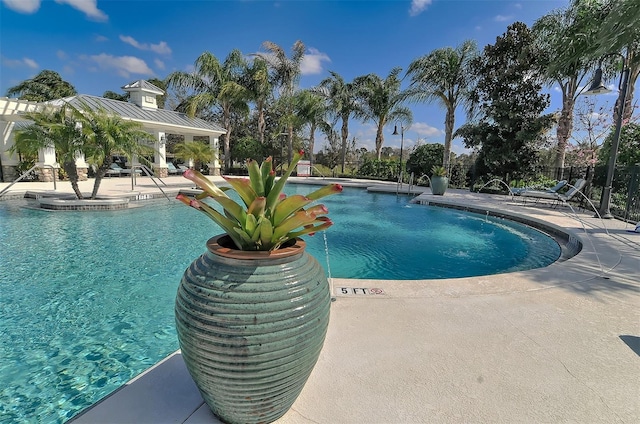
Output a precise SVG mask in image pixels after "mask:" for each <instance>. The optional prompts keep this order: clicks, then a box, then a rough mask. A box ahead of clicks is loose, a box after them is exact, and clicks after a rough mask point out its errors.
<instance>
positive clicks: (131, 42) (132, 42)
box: [120, 35, 146, 50]
mask: <svg viewBox="0 0 640 424" xmlns="http://www.w3.org/2000/svg"><path fill="white" fill-rule="evenodd" d="M120 41H122V42H123V43H125V44H129V45H131V46H133V47H135V48H136V49H140V50H146V49H145V48H144V47H142V45H141V44H140V43H138V42H137V41H136V40H135V38H133V37H130V36H128V35H121V36H120Z"/></svg>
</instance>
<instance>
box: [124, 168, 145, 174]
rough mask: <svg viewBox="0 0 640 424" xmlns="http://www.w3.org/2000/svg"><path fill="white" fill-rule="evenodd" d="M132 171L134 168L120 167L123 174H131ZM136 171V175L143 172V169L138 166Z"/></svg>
mask: <svg viewBox="0 0 640 424" xmlns="http://www.w3.org/2000/svg"><path fill="white" fill-rule="evenodd" d="M132 171H133V170H132V169H131V168H120V174H121V175H131V172H132ZM135 172H136V175H141V174H142V170H141V169H140V168H136V170H135Z"/></svg>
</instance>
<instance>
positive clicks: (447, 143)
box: [442, 108, 456, 173]
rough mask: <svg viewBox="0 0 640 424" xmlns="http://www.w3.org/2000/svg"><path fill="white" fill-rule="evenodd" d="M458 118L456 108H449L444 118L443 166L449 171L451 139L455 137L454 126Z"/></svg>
mask: <svg viewBox="0 0 640 424" xmlns="http://www.w3.org/2000/svg"><path fill="white" fill-rule="evenodd" d="M455 120H456V110H455V108H447V115H446V117H445V119H444V153H443V155H442V166H443V167H444V169H446V170H447V173H448V172H449V162H450V158H451V140H452V139H453V126H454V125H455Z"/></svg>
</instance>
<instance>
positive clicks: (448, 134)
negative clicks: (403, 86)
mask: <svg viewBox="0 0 640 424" xmlns="http://www.w3.org/2000/svg"><path fill="white" fill-rule="evenodd" d="M477 56H478V48H477V46H476V43H475V41H472V40H467V41H465V42H464V43H462V44H461V45H460V46H458V47H457V48H455V49H453V48H451V47H444V48H441V49H437V50H434V51H432V52H431V53H429V54H428V55H425V56H422V57H420V58H418V59H416V60H414V61H413V62H411V64H410V65H409V68H408V69H407V75H408V76H410V77H411V86H412V87H413V88H414V89H415V94H413V96H415V99H416V100H419V101H426V102H437V103H439V104H440V105H441V106H442V107H444V108H445V110H446V115H445V119H444V128H445V131H444V153H443V157H442V166H444V168H445V169H446V170H447V171H449V161H450V156H451V141H452V139H453V133H454V126H455V118H456V109H457V108H458V106H466V107H467V109H468V110H469V109H470V108H471V105H472V101H471V96H470V92H471V89H472V85H473V82H474V81H473V72H472V71H471V69H470V64H471V61H472V60H473V59H475V58H476V57H477Z"/></svg>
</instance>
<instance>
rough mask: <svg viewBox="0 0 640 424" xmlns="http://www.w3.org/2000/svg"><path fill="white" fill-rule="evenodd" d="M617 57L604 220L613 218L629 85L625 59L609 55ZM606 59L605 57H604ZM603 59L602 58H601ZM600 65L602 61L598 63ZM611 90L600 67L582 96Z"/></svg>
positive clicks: (602, 209) (603, 201)
mask: <svg viewBox="0 0 640 424" xmlns="http://www.w3.org/2000/svg"><path fill="white" fill-rule="evenodd" d="M611 55H619V56H620V57H622V74H621V75H620V81H619V82H618V90H620V95H619V97H618V98H619V99H621V101H620V110H619V111H618V119H617V120H616V129H615V132H614V133H613V141H612V142H611V152H610V153H609V163H608V165H607V181H606V183H605V186H604V188H603V190H602V198H601V199H600V211H599V212H600V216H601V217H602V218H605V219H611V218H613V215H612V214H611V210H610V208H611V186H612V185H613V175H614V174H615V171H616V156H618V146H619V144H620V131H621V129H622V119H623V115H624V104H625V103H626V97H627V85H628V83H629V67H628V66H627V59H626V57H624V56H623V55H622V54H621V53H611V54H610V55H607V56H611ZM605 57H606V56H605ZM603 59H604V58H603ZM600 64H602V61H600ZM609 92H611V90H609V89H607V88H606V87H604V85H603V84H602V66H599V67H598V69H597V70H596V74H595V76H594V79H593V83H592V84H591V87H589V89H588V90H587V91H585V92H584V93H583V94H585V95H594V94H603V93H609Z"/></svg>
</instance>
